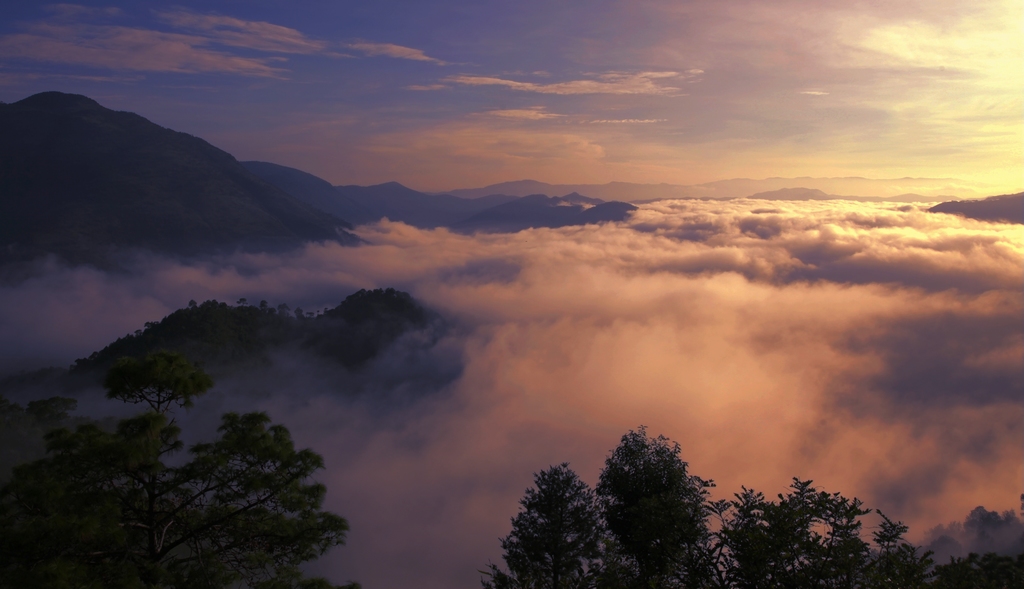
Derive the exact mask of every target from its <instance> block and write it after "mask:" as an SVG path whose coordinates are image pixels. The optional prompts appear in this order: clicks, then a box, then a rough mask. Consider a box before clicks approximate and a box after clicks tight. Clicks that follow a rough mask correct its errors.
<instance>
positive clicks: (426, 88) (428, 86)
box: [406, 84, 448, 92]
mask: <svg viewBox="0 0 1024 589" xmlns="http://www.w3.org/2000/svg"><path fill="white" fill-rule="evenodd" d="M445 88H448V86H446V85H444V84H413V85H411V86H406V89H408V90H419V91H421V92H429V91H431V90H444V89H445Z"/></svg>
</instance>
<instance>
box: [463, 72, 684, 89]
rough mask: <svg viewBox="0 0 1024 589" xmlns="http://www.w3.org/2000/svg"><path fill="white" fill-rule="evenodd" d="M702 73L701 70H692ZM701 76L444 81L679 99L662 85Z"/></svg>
mask: <svg viewBox="0 0 1024 589" xmlns="http://www.w3.org/2000/svg"><path fill="white" fill-rule="evenodd" d="M691 71H692V72H699V73H703V72H700V70H691ZM695 75H698V73H690V72H687V73H679V72H640V73H635V74H629V73H622V72H609V73H605V74H600V75H598V76H596V77H595V78H594V79H590V80H570V81H568V82H555V83H551V84H537V83H534V82H517V81H515V80H506V79H504V78H495V77H490V76H473V75H461V76H451V77H448V78H446V79H445V81H448V82H452V83H455V84H463V85H466V86H505V87H506V88H511V89H512V90H519V91H522V92H538V93H540V94H656V95H678V94H679V93H680V89H679V88H677V87H674V86H666V85H663V84H662V83H661V82H662V81H663V80H668V79H683V78H685V77H691V76H695Z"/></svg>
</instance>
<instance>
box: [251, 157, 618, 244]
mask: <svg viewBox="0 0 1024 589" xmlns="http://www.w3.org/2000/svg"><path fill="white" fill-rule="evenodd" d="M242 165H244V166H245V167H246V168H247V169H248V170H249V171H251V172H252V173H254V174H256V175H257V176H260V177H261V178H263V179H264V180H266V181H267V182H270V183H272V184H274V185H275V186H277V187H278V188H281V189H282V190H284V191H286V192H288V193H289V194H291V195H292V196H294V197H295V198H297V199H299V200H301V201H303V202H305V203H307V204H310V205H312V206H315V207H317V208H319V209H321V210H324V211H327V212H329V213H332V214H334V215H337V216H339V217H342V218H345V219H348V220H350V221H352V222H353V223H356V224H362V223H370V222H375V221H379V220H381V219H384V218H387V219H390V220H392V221H401V222H403V223H406V224H408V225H412V226H414V227H420V228H425V229H433V228H436V227H449V228H451V229H453V230H456V231H462V232H474V231H488V232H514V231H522V230H524V229H529V228H532V227H565V226H569V225H585V224H589V223H604V222H609V221H621V220H623V219H625V218H626V217H627V216H628V215H629V213H630V212H631V211H633V210H635V209H636V207H635V206H633V205H631V204H628V203H623V202H605V201H603V200H601V199H598V198H592V197H587V196H583V195H581V194H578V193H571V194H567V195H565V196H562V197H549V196H546V195H542V194H534V195H528V196H525V197H519V196H512V195H507V194H489V195H484V196H480V197H477V198H460V197H457V196H452V195H450V194H429V193H425V192H419V191H416V190H413V189H411V188H408V187H405V186H402V185H401V184H399V183H397V182H388V183H385V184H377V185H374V186H331V185H330V183H328V182H327V181H326V180H323V179H321V178H317V177H316V176H313V175H312V174H308V173H306V172H303V171H301V170H296V169H294V168H288V167H286V166H280V165H277V164H271V163H267V162H242Z"/></svg>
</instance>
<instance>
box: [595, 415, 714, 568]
mask: <svg viewBox="0 0 1024 589" xmlns="http://www.w3.org/2000/svg"><path fill="white" fill-rule="evenodd" d="M679 452H680V448H679V445H678V444H675V443H671V442H670V441H669V440H668V439H667V438H665V437H662V436H659V437H657V438H649V437H648V436H647V431H646V429H644V428H643V427H640V428H639V429H638V430H637V431H630V432H629V433H627V434H626V435H624V436H622V441H621V442H620V443H619V446H618V447H617V448H615V450H613V451H612V453H611V455H610V456H609V457H608V459H607V460H606V461H605V467H604V470H603V471H601V478H600V481H599V482H598V484H597V494H598V496H599V497H600V499H601V504H602V507H603V510H604V518H605V521H606V522H607V526H608V530H609V532H610V533H611V536H612V538H613V540H614V541H615V545H616V546H617V547H618V550H617V552H616V553H617V554H620V555H621V556H623V557H624V558H625V562H624V563H622V565H621V566H618V567H617V568H618V570H620V571H628V572H627V585H628V586H632V587H672V586H688V585H693V584H699V583H700V582H702V581H703V579H705V578H706V576H707V574H708V570H707V564H706V562H705V559H704V558H703V554H702V552H703V547H704V546H705V544H706V542H707V540H708V538H709V531H708V528H707V523H706V520H707V514H708V506H707V497H708V491H707V489H708V488H709V487H711V486H712V485H713V483H712V482H711V481H705V480H703V479H701V478H700V477H696V476H692V475H690V474H688V473H687V464H686V463H685V462H683V461H682V460H681V459H680V457H679Z"/></svg>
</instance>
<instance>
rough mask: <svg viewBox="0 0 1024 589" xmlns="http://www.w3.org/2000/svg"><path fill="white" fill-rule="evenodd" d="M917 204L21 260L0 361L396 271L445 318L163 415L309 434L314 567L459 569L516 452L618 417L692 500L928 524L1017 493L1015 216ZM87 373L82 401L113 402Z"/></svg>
mask: <svg viewBox="0 0 1024 589" xmlns="http://www.w3.org/2000/svg"><path fill="white" fill-rule="evenodd" d="M924 208H925V206H924V205H922V206H921V207H918V206H915V205H913V204H909V205H903V204H901V205H896V204H891V203H860V202H852V201H803V202H795V201H758V200H749V199H740V200H733V201H699V200H687V201H663V202H658V203H652V204H648V205H644V206H643V207H641V209H640V210H638V211H636V212H635V213H634V214H633V216H632V217H631V218H630V220H628V221H626V222H623V223H619V224H608V225H602V226H595V225H589V226H583V227H567V228H560V229H534V230H527V231H522V232H519V233H515V234H479V235H472V236H468V235H460V234H455V233H451V232H449V231H447V230H445V229H437V230H420V229H416V228H413V227H409V226H407V225H404V224H400V223H391V222H388V221H384V222H381V223H378V224H374V225H368V226H364V227H360V228H358V229H357V233H358V235H359V236H360V237H361V238H362V239H363V240H365V241H366V242H367V244H366V245H362V246H360V247H342V246H340V245H336V244H313V245H309V246H307V247H305V248H304V249H302V250H299V251H295V252H292V253H290V254H273V255H272V254H243V253H239V254H235V255H226V256H217V257H210V258H204V259H192V260H187V261H183V260H173V259H168V258H159V257H154V256H151V255H146V254H139V255H138V256H136V257H135V258H134V259H133V261H132V262H131V263H130V264H129V265H128V268H127V270H126V271H124V272H121V273H107V272H102V271H99V270H95V269H92V268H88V267H78V268H68V267H63V266H60V265H59V264H57V263H55V262H52V261H50V262H43V263H41V264H40V265H39V266H38V267H37V268H36V269H35V270H34V272H33V273H32V274H31V276H30V277H29V278H27V279H25V280H23V281H21V282H19V283H17V284H13V283H9V284H4V285H2V286H0V331H2V332H3V333H6V334H11V335H10V336H8V337H6V338H4V340H3V341H2V342H0V357H2V358H4V361H3V364H2V365H0V371H4V372H12V371H16V370H21V369H32V368H38V367H42V366H48V365H56V366H66V365H68V364H70V363H71V362H72V361H73V360H74V359H75V358H78V357H83V356H87V355H88V354H89V353H90V352H92V351H95V350H98V349H100V348H102V347H103V346H104V345H106V344H107V343H109V342H110V341H112V340H114V339H116V338H117V337H119V336H122V335H124V334H126V333H130V332H133V331H134V330H136V329H139V328H141V327H142V326H143V324H144V322H146V321H156V320H159V319H160V318H161V317H163V316H165V315H167V314H168V313H170V312H171V311H173V310H175V309H177V308H180V307H183V306H185V305H186V304H187V302H188V301H189V300H196V301H203V300H206V299H210V298H216V299H218V300H222V301H228V302H234V301H236V300H237V299H240V298H242V297H245V298H247V299H248V300H249V301H250V302H255V301H259V300H261V299H265V300H267V301H269V302H270V303H271V304H272V305H276V304H278V303H281V302H285V303H287V304H289V305H291V306H292V307H293V308H294V307H302V308H303V309H307V310H315V309H319V308H323V307H325V306H327V305H336V304H337V303H338V302H339V301H340V300H342V299H343V298H344V297H345V296H347V295H348V294H351V293H352V292H353V291H355V290H357V289H359V288H376V287H394V288H397V289H400V290H405V291H408V292H410V293H411V294H412V295H413V296H414V297H415V298H416V299H417V300H419V301H420V302H421V303H422V304H424V305H425V306H427V307H429V308H431V309H433V310H434V311H436V312H437V313H438V314H439V315H440V316H441V317H442V318H443V320H444V322H445V325H446V328H445V330H444V332H443V334H440V335H437V334H435V335H434V336H431V337H426V336H424V335H423V334H410V335H409V336H408V337H406V338H404V339H402V340H400V341H399V342H396V344H395V345H394V346H392V347H391V348H390V349H389V350H388V351H387V352H386V353H385V354H383V355H382V356H380V357H378V358H376V359H375V360H374V361H373V362H372V363H371V365H369V366H367V367H366V368H365V369H364V370H363V371H362V372H360V373H359V374H351V373H348V372H345V371H344V370H341V369H338V368H334V367H331V366H326V365H323V364H320V363H318V362H317V361H316V360H314V359H311V358H309V357H306V356H303V355H302V354H300V353H298V352H281V353H280V354H279V355H277V356H275V357H274V358H273V362H272V365H271V366H270V367H269V368H267V369H266V371H265V372H261V373H256V374H248V375H228V376H225V377H224V378H222V379H221V380H219V381H218V383H217V386H216V387H215V389H214V390H213V391H212V392H211V393H210V394H209V395H208V396H207V398H205V399H203V400H202V401H201V402H200V403H197V406H196V408H195V409H193V410H192V412H191V413H190V415H189V418H188V420H189V421H190V425H188V426H187V428H186V434H187V435H186V436H185V439H186V440H190V441H192V440H195V438H194V437H192V433H195V434H196V435H199V434H205V433H207V432H211V431H212V429H213V427H215V423H216V416H217V415H218V414H219V413H220V412H222V411H227V410H264V411H267V412H268V413H270V415H271V416H272V418H273V419H274V420H275V421H279V422H282V423H284V424H285V425H287V426H288V427H289V428H290V429H291V431H292V433H293V436H294V437H295V439H296V442H297V444H298V445H300V446H308V447H312V448H313V449H315V450H316V451H317V452H319V453H321V454H323V455H324V457H325V460H326V464H327V467H326V469H325V470H324V471H322V472H321V473H320V475H319V479H320V480H321V481H322V482H324V483H325V484H326V485H327V488H328V499H327V505H326V507H327V508H328V509H330V510H332V511H335V512H337V513H339V514H341V515H343V516H345V517H346V518H348V520H349V522H350V524H351V527H352V531H351V533H350V535H349V540H348V545H347V546H345V547H343V548H340V549H337V550H335V551H333V552H331V553H330V554H329V555H328V556H327V557H325V558H323V559H321V561H320V562H318V563H317V564H315V565H314V567H313V568H314V570H315V571H316V572H318V573H322V574H326V575H328V576H329V577H331V578H332V579H333V580H335V581H337V582H340V581H345V580H350V579H351V580H356V581H359V582H360V583H362V584H363V586H365V587H368V588H372V587H424V588H434V587H438V588H439V587H474V586H478V582H479V581H478V579H479V573H478V572H477V571H478V570H479V569H481V568H483V567H484V566H485V565H486V564H487V562H488V561H489V560H490V561H497V560H498V559H499V558H500V549H499V546H498V538H499V537H500V536H503V535H505V534H506V533H507V532H508V527H509V518H510V517H511V516H512V515H514V514H515V512H516V510H517V501H518V499H519V497H520V496H521V495H522V492H523V490H524V489H525V488H527V487H528V486H529V485H530V484H531V483H532V473H533V472H535V471H539V470H541V469H544V468H546V467H548V466H549V465H552V464H558V463H561V462H563V461H568V462H570V464H571V466H572V468H573V469H574V470H576V472H578V473H579V474H580V475H581V477H582V478H583V479H584V480H586V481H588V482H590V483H591V484H593V483H594V482H596V479H597V476H598V473H599V472H600V469H601V466H602V464H603V461H604V458H605V457H606V456H607V454H608V452H609V451H610V450H611V449H612V448H613V447H614V446H615V445H616V444H617V443H618V440H619V438H620V436H621V435H622V434H623V433H624V432H625V431H627V430H628V429H630V428H636V427H637V426H639V425H641V424H642V425H646V426H648V428H649V431H650V432H651V433H652V434H654V435H657V434H664V435H666V436H668V437H670V438H672V439H673V440H675V441H678V442H679V443H680V444H681V446H682V455H683V459H684V460H686V461H688V462H689V463H690V469H691V471H692V472H693V473H695V474H698V475H700V476H702V477H705V478H711V479H714V480H715V481H716V483H717V485H718V486H717V488H716V489H714V491H715V496H716V497H730V496H731V494H732V493H733V492H737V491H739V489H740V486H741V485H746V486H747V487H753V488H756V489H758V490H762V491H764V492H765V493H766V494H768V495H769V496H773V495H774V494H775V493H777V492H781V491H783V490H784V489H785V488H786V487H787V486H788V484H789V483H790V481H791V478H792V477H794V476H798V477H801V478H810V479H814V481H815V483H816V484H818V485H821V486H822V487H824V488H825V489H827V490H829V491H840V492H842V493H843V494H845V495H847V496H854V495H855V496H857V497H859V498H861V499H863V500H864V501H865V502H866V504H867V505H868V506H869V507H875V508H879V509H881V510H883V511H884V512H885V513H886V514H887V515H889V516H890V517H893V518H895V519H902V520H904V521H906V522H907V523H909V524H910V525H911V539H913V540H915V541H919V542H925V541H933V540H934V539H935V538H937V537H938V536H937V535H936V534H938V535H942V534H939V533H938V532H935V526H936V524H937V523H941V522H951V521H960V520H963V518H964V515H965V514H968V513H970V512H971V511H972V510H973V509H974V508H975V507H977V506H980V505H984V506H985V507H986V508H987V509H990V510H996V512H1002V511H1004V510H1013V509H1017V508H1018V507H1019V501H1018V496H1019V494H1020V486H1021V479H1022V475H1024V470H1022V466H1021V450H1022V447H1024V409H1022V407H1021V404H1020V399H1021V393H1022V391H1024V382H1022V380H1024V334H1022V331H1021V329H1020V326H1021V325H1022V321H1024V300H1022V298H1021V296H1020V293H1021V288H1022V281H1024V268H1022V261H1024V239H1022V237H1024V236H1022V235H1021V232H1020V226H1019V225H1010V224H998V223H985V222H979V221H971V220H966V219H962V218H959V217H955V216H951V215H943V214H932V213H927V212H925V211H924ZM92 394H93V397H90V399H91V400H88V399H87V400H86V401H87V402H85V403H83V405H82V412H89V411H101V410H102V409H101V407H102V406H103V403H112V402H109V401H104V402H101V401H100V400H99V392H98V391H96V392H94V393H92ZM111 411H113V409H111ZM930 530H931V532H929V531H930ZM943 533H945V532H943ZM957 533H959V532H956V530H954V531H953V532H950V533H946V535H948V536H951V537H957V538H959V537H958V536H956V534H957ZM929 534H930V535H929ZM958 541H960V542H961V544H969V539H964V538H960V539H959V540H958Z"/></svg>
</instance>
